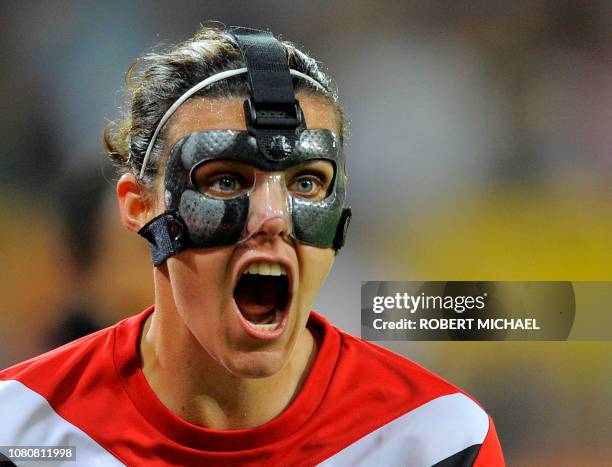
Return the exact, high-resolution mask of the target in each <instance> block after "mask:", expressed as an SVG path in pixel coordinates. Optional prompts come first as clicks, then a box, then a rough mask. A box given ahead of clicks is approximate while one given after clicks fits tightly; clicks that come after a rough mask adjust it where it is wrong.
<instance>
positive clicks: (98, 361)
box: [0, 318, 133, 465]
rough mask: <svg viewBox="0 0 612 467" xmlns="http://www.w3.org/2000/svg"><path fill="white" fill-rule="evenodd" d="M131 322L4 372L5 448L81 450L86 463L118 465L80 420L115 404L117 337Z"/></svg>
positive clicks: (0, 396)
mask: <svg viewBox="0 0 612 467" xmlns="http://www.w3.org/2000/svg"><path fill="white" fill-rule="evenodd" d="M131 319H133V318H131ZM127 321H129V320H125V321H122V322H120V323H118V324H116V325H114V326H112V327H109V328H106V329H103V330H101V331H98V332H95V333H93V334H90V335H88V336H85V337H82V338H80V339H78V340H76V341H73V342H70V343H68V344H66V345H64V346H62V347H59V348H57V349H54V350H52V351H50V352H47V353H44V354H42V355H39V356H37V357H35V358H32V359H30V360H27V361H25V362H22V363H19V364H17V365H14V366H12V367H10V368H7V369H5V370H2V371H0V416H1V417H2V420H3V427H2V430H0V445H2V446H10V445H33V446H35V445H38V446H40V445H55V446H57V445H64V446H78V451H79V452H78V453H77V455H78V456H79V457H80V458H81V459H83V458H87V459H96V460H99V461H100V462H101V464H100V465H116V464H117V460H116V458H115V457H114V456H112V455H111V454H110V453H109V452H107V451H106V450H105V449H102V448H101V447H100V445H99V444H98V443H97V442H96V441H95V440H94V439H93V438H92V437H91V435H90V434H88V433H87V432H86V431H84V430H83V429H82V427H81V424H80V423H79V420H82V419H84V418H87V417H89V416H90V414H91V413H94V412H96V411H98V409H100V410H106V411H108V410H109V407H110V406H111V405H112V403H111V402H109V401H112V394H113V392H115V393H116V392H117V386H118V383H117V377H116V370H115V368H114V361H113V345H114V338H115V334H116V329H117V328H118V327H120V326H125V324H126V322H127ZM107 413H108V412H107ZM77 465H78V463H77Z"/></svg>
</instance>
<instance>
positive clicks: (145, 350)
mask: <svg viewBox="0 0 612 467" xmlns="http://www.w3.org/2000/svg"><path fill="white" fill-rule="evenodd" d="M161 280H162V281H163V278H162V279H161ZM157 285H161V284H158V283H157V281H156V300H155V303H156V306H155V312H154V313H153V314H151V315H150V316H149V317H148V319H147V321H146V323H145V327H144V329H143V333H142V338H141V341H140V352H141V358H142V362H143V368H142V370H143V373H144V375H145V378H146V379H147V381H148V383H149V384H150V386H151V388H152V389H153V391H154V392H155V393H156V395H157V397H158V398H159V399H160V401H161V402H162V403H163V404H164V405H165V406H166V407H167V408H169V409H170V410H171V411H172V412H174V413H175V414H176V415H178V416H179V417H181V418H183V419H185V420H187V421H189V422H191V423H193V424H196V425H201V426H205V427H207V428H211V429H215V430H236V429H241V428H252V427H256V426H259V425H262V424H264V423H266V422H268V421H270V420H272V419H273V418H275V417H276V416H278V415H279V414H280V413H281V412H282V411H283V410H284V409H285V408H286V407H287V406H288V405H289V404H290V403H291V401H292V400H293V399H294V398H295V396H296V395H297V394H298V393H299V391H300V389H301V387H302V384H303V382H304V379H305V377H306V376H307V374H308V372H309V370H310V367H311V365H312V363H313V361H314V357H315V355H316V343H315V340H314V338H313V337H312V334H311V333H310V331H308V329H304V330H303V331H302V334H301V336H300V338H299V339H298V342H297V344H296V348H295V351H294V352H293V354H292V357H291V358H290V359H289V361H288V362H287V364H286V365H285V366H284V367H283V368H282V369H281V370H280V371H278V372H277V373H275V374H273V375H271V376H268V377H264V378H247V377H241V376H236V375H234V374H231V373H230V372H229V371H227V369H226V368H224V367H223V366H222V365H220V364H219V363H218V362H217V361H216V360H215V359H213V358H212V357H211V356H210V355H209V354H208V352H207V351H206V350H205V349H204V348H202V346H201V345H200V343H199V342H198V341H197V340H196V339H195V337H194V336H193V334H192V333H191V332H190V331H189V329H188V328H187V326H186V325H185V323H184V321H183V320H182V318H181V316H180V314H179V313H178V310H177V308H176V305H175V303H174V301H173V300H172V295H171V294H163V293H161V291H162V290H163V287H157ZM160 289H161V290H160ZM158 291H159V293H158Z"/></svg>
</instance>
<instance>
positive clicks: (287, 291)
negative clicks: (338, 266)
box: [151, 95, 338, 377]
mask: <svg viewBox="0 0 612 467" xmlns="http://www.w3.org/2000/svg"><path fill="white" fill-rule="evenodd" d="M298 97H299V99H300V104H301V106H302V109H303V111H304V116H305V119H306V122H307V124H308V128H311V129H315V128H327V129H331V130H333V131H335V132H336V134H338V122H337V119H336V116H335V113H334V111H333V109H332V107H331V106H330V105H329V104H328V103H327V102H326V101H324V100H323V99H321V98H317V97H315V96H308V95H302V96H298ZM245 129H246V127H245V119H244V113H243V106H242V99H231V100H225V99H209V98H200V99H192V100H191V101H189V102H187V103H186V104H184V105H183V106H182V107H181V108H180V109H179V110H178V111H177V113H176V114H175V115H174V116H173V117H172V119H171V121H170V124H169V125H168V127H167V131H166V147H167V148H171V147H172V146H173V145H174V144H175V143H176V142H177V141H178V140H179V139H181V138H182V137H183V136H186V135H188V134H190V133H192V132H194V131H203V130H245ZM160 175H161V176H160V177H159V182H158V185H159V186H158V190H157V196H156V197H155V198H156V199H155V208H154V210H155V212H154V213H153V215H152V216H151V217H153V216H155V215H158V214H160V213H162V212H163V211H164V210H165V206H164V204H163V196H162V192H163V187H162V185H163V183H162V182H161V180H163V173H162V174H160ZM264 175H265V174H261V173H259V174H258V173H257V171H256V170H255V169H254V168H252V166H246V165H244V164H242V165H241V164H240V163H236V162H234V163H230V162H228V161H225V162H223V161H215V162H213V163H209V164H206V165H205V166H202V167H198V169H197V170H196V171H195V172H194V182H195V183H196V184H197V185H198V186H199V189H200V191H203V192H207V193H208V194H210V195H213V196H218V197H223V196H233V194H235V193H237V192H238V191H240V190H241V189H243V188H244V187H246V186H247V185H249V184H252V183H253V179H256V178H257V177H259V178H260V179H261V178H262V177H263V176H264ZM332 179H333V169H332V168H331V167H330V165H329V164H326V163H324V162H315V163H312V164H310V166H305V167H294V168H290V169H288V170H287V171H285V173H284V184H285V185H286V186H285V187H283V189H286V190H287V191H289V192H292V193H297V195H299V196H308V197H310V196H312V197H322V196H324V193H325V190H326V189H327V187H328V185H329V184H330V183H331V181H332ZM255 187H256V189H255V191H254V192H253V193H252V196H251V201H250V202H251V211H252V212H262V213H265V212H268V211H269V210H270V209H269V206H267V205H266V203H276V202H281V203H282V200H280V199H275V196H276V197H277V198H279V197H282V195H281V194H279V193H281V191H279V192H278V193H277V194H274V193H272V194H270V193H267V194H266V195H265V196H264V195H261V196H260V195H259V194H258V189H257V186H255ZM261 219H264V220H263V223H261ZM249 222H250V220H249ZM289 223H290V220H289V219H288V218H285V217H268V218H266V217H265V216H263V217H261V218H260V220H259V221H258V222H257V227H258V229H257V230H256V233H255V235H253V236H252V237H250V238H249V239H248V240H247V241H245V242H243V243H239V244H235V245H230V246H223V247H216V248H198V249H187V250H185V251H183V252H181V253H179V254H177V255H175V256H173V257H171V258H169V259H168V260H167V262H166V266H162V267H161V268H160V271H161V272H162V274H164V275H165V276H166V278H167V282H168V283H169V284H170V289H171V294H172V299H173V301H174V303H175V305H176V309H177V311H178V316H177V318H178V319H181V320H182V321H183V323H184V325H185V326H186V327H187V328H188V329H189V331H190V332H191V334H192V335H193V336H194V337H195V339H196V341H197V342H198V343H199V345H200V346H201V347H202V348H203V349H204V350H205V351H206V352H207V353H208V354H209V355H210V356H211V357H212V358H213V359H214V360H215V361H216V362H217V363H219V364H220V365H222V366H223V367H225V368H226V369H227V370H228V371H229V372H230V373H232V374H234V375H236V376H243V377H265V376H271V375H273V374H275V373H277V372H278V371H279V370H280V369H281V368H283V367H284V366H285V364H286V363H287V362H289V361H290V359H291V358H292V355H294V352H296V351H297V352H306V351H310V346H308V345H306V344H305V343H306V342H310V340H309V339H308V336H307V335H306V334H305V331H304V330H305V324H306V321H307V319H308V314H309V311H310V309H311V306H312V304H313V302H314V299H315V297H316V295H317V293H318V291H319V289H320V287H321V285H322V284H323V281H324V280H325V278H326V276H327V274H328V272H329V270H330V268H331V265H332V262H333V258H334V252H333V250H332V249H331V248H318V247H314V246H310V245H305V244H302V243H300V242H298V241H296V240H294V239H293V238H292V237H290V236H289V233H290V225H289ZM248 228H249V225H248V224H247V229H248ZM268 268H269V269H270V271H272V273H273V272H275V271H276V273H277V274H278V273H279V271H282V272H283V273H286V275H280V276H278V275H272V276H271V275H266V274H269V273H268V271H267V270H268ZM245 273H246V274H245ZM266 323H267V324H266ZM278 323H280V324H278Z"/></svg>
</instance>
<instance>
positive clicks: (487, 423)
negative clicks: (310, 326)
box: [319, 317, 503, 466]
mask: <svg viewBox="0 0 612 467" xmlns="http://www.w3.org/2000/svg"><path fill="white" fill-rule="evenodd" d="M319 318H320V317H319ZM321 319H323V318H321ZM325 326H329V328H328V330H329V331H328V332H334V333H337V335H338V337H339V338H340V352H339V356H338V361H337V365H336V370H335V372H334V378H333V383H332V385H331V386H330V395H334V397H337V398H343V399H344V400H345V402H344V403H345V404H347V400H348V401H350V402H348V405H349V406H350V411H348V412H347V413H348V414H350V415H348V416H347V418H351V417H355V418H354V419H353V420H352V422H351V423H347V426H346V427H345V428H346V429H347V430H350V431H352V432H353V434H352V436H351V437H350V440H349V441H350V442H349V443H348V445H347V446H346V447H344V448H343V449H341V450H340V451H339V452H338V453H336V454H335V455H334V456H332V457H330V458H329V459H327V460H326V462H325V463H324V464H323V465H328V466H330V465H349V464H351V463H352V462H353V461H356V460H357V459H358V458H359V459H361V458H364V456H365V458H366V459H367V460H368V462H371V463H379V464H381V465H433V464H436V463H438V462H442V461H445V462H447V463H446V464H445V463H441V464H440V465H479V464H477V463H476V461H475V459H476V458H477V456H478V455H479V453H480V452H481V450H482V446H483V445H485V444H487V443H489V441H487V440H488V439H489V438H492V437H494V438H495V439H494V440H492V441H490V443H492V444H495V443H497V447H499V441H497V436H496V434H495V428H494V426H493V423H492V420H491V418H490V416H489V415H488V414H487V413H486V411H485V410H484V409H483V408H482V407H481V405H480V404H479V403H478V401H476V400H475V399H474V398H473V397H471V396H470V395H469V394H467V393H466V392H465V391H462V390H461V389H459V388H458V387H456V386H454V385H453V384H451V383H449V382H447V381H445V380H444V379H443V378H441V377H439V376H437V375H436V374H434V373H432V372H431V371H428V370H426V369H425V368H423V367H422V366H420V365H418V364H417V363H415V362H413V361H411V360H409V359H407V358H405V357H402V356H400V355H397V354H395V353H393V352H391V351H389V350H387V349H385V348H383V347H380V346H378V345H376V344H373V343H371V342H368V341H364V340H363V339H360V338H358V337H355V336H352V335H350V334H348V333H346V332H344V331H341V330H339V329H337V328H335V327H333V326H331V325H330V324H329V323H326V324H325ZM499 454H500V456H501V450H499ZM355 456H357V457H355ZM500 459H501V458H500ZM402 462H406V463H404V464H403V463H402ZM489 465H494V466H498V465H503V459H501V460H500V461H498V462H496V463H492V464H489Z"/></svg>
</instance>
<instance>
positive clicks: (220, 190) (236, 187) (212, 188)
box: [205, 174, 243, 196]
mask: <svg viewBox="0 0 612 467" xmlns="http://www.w3.org/2000/svg"><path fill="white" fill-rule="evenodd" d="M242 191H243V185H242V183H241V181H240V179H239V178H238V177H237V176H236V175H232V174H223V175H219V176H217V177H214V178H212V179H211V180H209V182H208V183H207V187H206V190H205V192H206V193H207V194H210V195H212V196H235V195H237V194H240V193H241V192H242Z"/></svg>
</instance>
